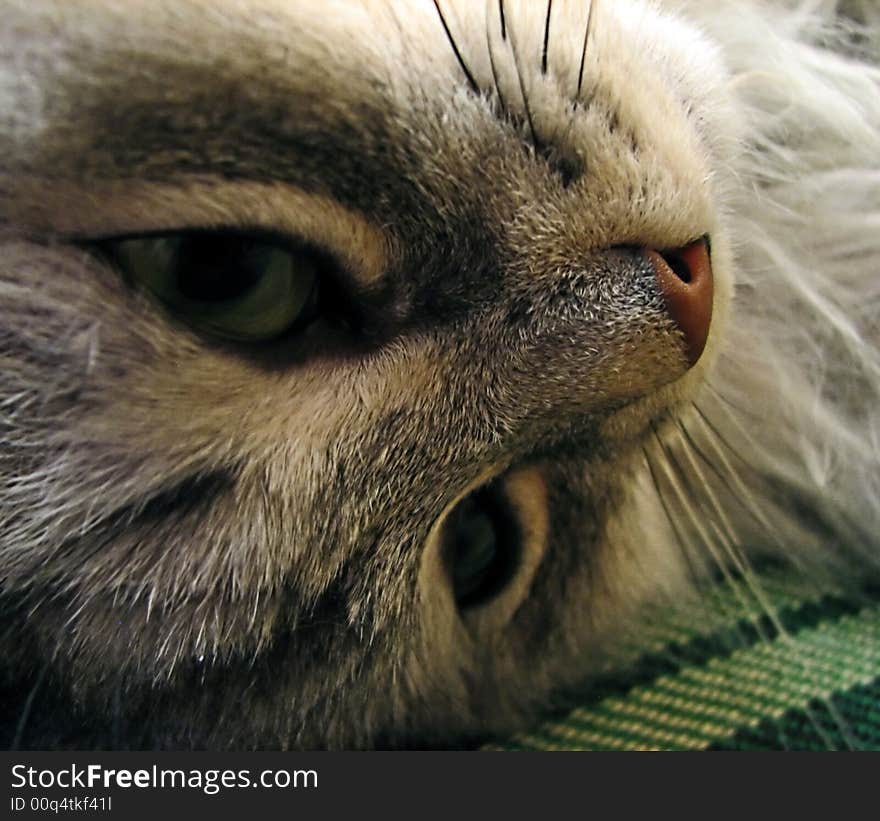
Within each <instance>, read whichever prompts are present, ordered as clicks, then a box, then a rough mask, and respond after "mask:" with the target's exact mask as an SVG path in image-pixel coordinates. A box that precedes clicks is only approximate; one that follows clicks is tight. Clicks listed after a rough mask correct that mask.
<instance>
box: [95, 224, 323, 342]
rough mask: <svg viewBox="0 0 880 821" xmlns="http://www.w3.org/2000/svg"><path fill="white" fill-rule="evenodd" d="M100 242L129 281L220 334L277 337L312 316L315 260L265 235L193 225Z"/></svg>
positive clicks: (255, 338) (194, 322) (203, 328)
mask: <svg viewBox="0 0 880 821" xmlns="http://www.w3.org/2000/svg"><path fill="white" fill-rule="evenodd" d="M101 247H102V250H103V251H104V252H105V253H107V254H108V255H109V256H110V257H111V258H112V259H113V261H114V263H115V264H116V266H117V267H118V268H119V269H120V270H121V272H122V273H123V275H124V276H125V277H126V278H127V279H128V280H129V281H130V282H131V283H132V284H134V285H136V286H140V287H142V288H144V289H146V290H147V291H148V292H149V293H151V294H152V295H153V296H154V297H155V298H156V299H157V300H159V302H161V303H162V304H163V305H164V306H165V307H166V308H167V309H168V310H169V311H170V312H171V313H172V314H174V315H175V316H176V317H178V318H180V319H182V320H183V321H185V322H186V323H187V324H189V325H191V326H193V327H194V328H196V329H197V330H199V331H202V332H204V333H207V334H210V335H212V336H215V337H219V338H221V339H229V340H233V341H239V342H262V341H268V340H272V339H277V338H278V337H281V336H283V335H284V334H286V333H288V332H289V331H291V330H293V329H295V328H300V327H303V326H304V325H305V324H306V323H307V322H308V321H309V320H310V319H313V318H314V316H315V314H316V306H317V295H318V280H319V277H318V267H319V263H318V260H317V258H316V257H315V255H313V254H310V253H308V252H306V251H297V250H294V249H292V248H289V247H285V246H284V245H282V244H280V243H278V242H273V241H272V240H268V239H265V238H260V237H253V236H249V235H244V234H235V233H225V234H224V233H212V232H208V231H201V232H195V231H194V232H189V233H174V234H156V235H151V236H142V237H127V238H124V239H119V240H114V241H110V242H106V243H102V245H101Z"/></svg>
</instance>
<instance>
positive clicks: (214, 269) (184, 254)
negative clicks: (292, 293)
mask: <svg viewBox="0 0 880 821" xmlns="http://www.w3.org/2000/svg"><path fill="white" fill-rule="evenodd" d="M270 253H271V248H270V246H267V245H265V244H263V243H258V242H255V241H254V240H252V239H250V238H248V237H237V236H229V235H224V236H216V235H212V234H205V235H192V236H186V237H183V238H181V239H180V241H179V247H178V251H177V260H176V265H175V268H176V270H175V272H174V273H175V278H176V281H177V289H178V291H179V292H180V294H181V295H182V296H184V297H186V298H187V299H191V300H193V301H196V302H225V301H227V300H230V299H236V298H238V297H241V296H243V295H244V294H246V293H248V292H249V291H250V290H251V289H252V288H253V287H254V286H255V285H256V284H257V283H258V282H259V281H260V278H261V277H262V276H263V274H264V272H265V268H266V263H267V259H268V257H269V255H270Z"/></svg>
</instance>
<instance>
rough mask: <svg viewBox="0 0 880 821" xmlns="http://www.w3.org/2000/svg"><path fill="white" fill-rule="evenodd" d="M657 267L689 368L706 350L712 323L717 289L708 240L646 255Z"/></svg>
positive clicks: (661, 285) (655, 271) (700, 240)
mask: <svg viewBox="0 0 880 821" xmlns="http://www.w3.org/2000/svg"><path fill="white" fill-rule="evenodd" d="M645 254H646V256H647V257H648V260H649V261H650V262H651V265H652V266H653V267H654V273H655V275H656V277H657V283H658V285H659V286H660V291H661V293H662V294H663V299H664V300H665V302H666V310H667V311H668V312H669V316H670V317H671V318H672V320H673V321H674V322H675V324H676V325H678V327H679V330H680V331H681V333H682V335H683V336H684V343H685V352H686V354H687V360H688V365H694V364H695V363H696V362H697V360H698V359H699V358H700V356H701V355H702V353H703V350H704V349H705V347H706V340H707V339H708V338H709V326H710V325H711V323H712V303H713V301H714V287H713V277H712V261H711V259H710V256H709V240H708V238H705V237H704V238H703V239H699V240H697V241H696V242H692V243H691V244H690V245H686V246H684V247H683V248H676V249H673V250H664V251H655V250H652V249H648V250H646V251H645Z"/></svg>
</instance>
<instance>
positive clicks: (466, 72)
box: [434, 0, 480, 94]
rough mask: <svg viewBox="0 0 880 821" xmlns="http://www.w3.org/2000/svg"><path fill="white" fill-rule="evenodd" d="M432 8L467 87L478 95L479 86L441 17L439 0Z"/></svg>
mask: <svg viewBox="0 0 880 821" xmlns="http://www.w3.org/2000/svg"><path fill="white" fill-rule="evenodd" d="M434 8H435V9H437V15H438V16H439V17H440V23H441V24H442V25H443V30H444V31H445V32H446V37H447V39H448V40H449V45H450V46H452V51H453V53H454V54H455V59H456V60H458V64H459V65H460V66H461V70H462V71H463V72H464V75H465V77H466V78H467V81H468V85H469V86H470V87H471V90H472V91H473V92H474V94H479V93H480V86H479V84H478V83H477V81H476V80H475V79H474V75H473V73H472V72H471V70H470V69H469V68H468V65H467V63H466V62H465V61H464V57H462V56H461V50H460V49H459V47H458V43H457V42H456V41H455V37H453V36H452V31H451V30H450V28H449V24H448V23H447V22H446V17H445V16H444V15H443V9H441V8H440V0H434Z"/></svg>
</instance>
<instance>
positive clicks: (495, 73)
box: [486, 0, 509, 113]
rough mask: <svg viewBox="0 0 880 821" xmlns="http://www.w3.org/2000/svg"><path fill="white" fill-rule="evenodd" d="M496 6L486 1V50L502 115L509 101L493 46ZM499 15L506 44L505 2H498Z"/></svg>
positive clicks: (490, 1) (492, 0)
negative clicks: (494, 11) (506, 97)
mask: <svg viewBox="0 0 880 821" xmlns="http://www.w3.org/2000/svg"><path fill="white" fill-rule="evenodd" d="M493 5H494V0H486V49H487V51H488V52H489V68H490V69H491V71H492V82H493V83H494V84H495V93H496V94H497V95H498V104H499V105H500V107H501V111H502V113H506V112H508V110H509V109H508V106H507V101H506V100H505V99H504V92H503V91H502V90H501V83H500V81H499V79H498V66H497V64H496V62H495V49H494V47H493V46H492V34H491V28H490V27H491V25H492V22H491V18H492V12H491V9H492V6H493ZM498 13H499V15H500V21H501V41H502V42H506V40H507V30H506V24H505V22H504V2H503V0H498Z"/></svg>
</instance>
